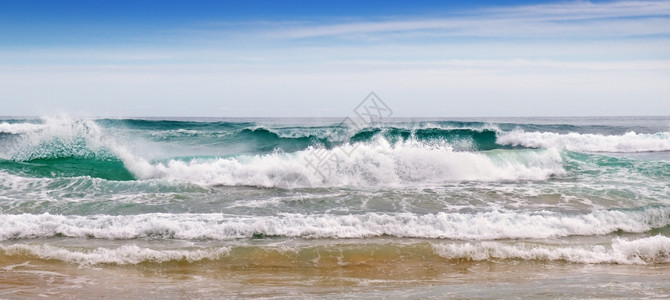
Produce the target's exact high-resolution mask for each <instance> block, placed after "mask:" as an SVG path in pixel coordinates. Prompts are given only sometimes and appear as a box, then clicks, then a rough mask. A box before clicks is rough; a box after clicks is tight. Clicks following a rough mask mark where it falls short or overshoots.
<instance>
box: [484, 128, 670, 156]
mask: <svg viewBox="0 0 670 300" xmlns="http://www.w3.org/2000/svg"><path fill="white" fill-rule="evenodd" d="M496 142H497V143H498V144H501V145H514V146H524V147H533V148H559V149H567V150H570V151H580V152H652V151H670V133H668V132H659V133H654V134H647V133H635V132H628V133H625V134H623V135H602V134H582V133H575V132H571V133H565V134H561V133H553V132H525V131H522V130H515V131H511V132H505V133H499V134H498V137H497V140H496Z"/></svg>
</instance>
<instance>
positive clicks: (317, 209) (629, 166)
mask: <svg viewBox="0 0 670 300" xmlns="http://www.w3.org/2000/svg"><path fill="white" fill-rule="evenodd" d="M349 121H352V119H351V118H349V119H344V120H343V119H339V118H303V119H289V118H137V119H121V118H73V117H68V116H62V115H61V116H54V117H44V118H13V117H4V118H1V119H0V298H24V297H25V298H33V297H38V296H52V297H78V298H95V297H105V296H106V297H114V298H122V297H130V298H138V297H150V298H153V297H166V298H171V297H174V298H182V297H184V298H194V297H195V298H220V297H230V298H235V297H269V298H275V297H276V298H296V297H297V298H314V297H326V298H334V297H337V298H340V297H345V298H445V297H447V298H470V299H471V298H531V297H533V298H535V297H543V298H546V297H552V298H554V297H560V298H590V297H594V298H615V297H621V298H632V297H634V298H641V297H645V298H656V297H663V296H667V295H669V294H670V282H669V281H668V279H669V278H670V117H575V118H540V117H538V118H452V119H447V118H426V119H420V118H416V119H413V118H385V119H383V120H378V121H375V122H367V123H361V122H358V123H356V122H349Z"/></svg>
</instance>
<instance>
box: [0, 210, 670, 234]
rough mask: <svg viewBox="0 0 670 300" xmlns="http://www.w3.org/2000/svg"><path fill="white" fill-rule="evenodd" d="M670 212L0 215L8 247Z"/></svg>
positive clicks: (586, 222) (637, 217)
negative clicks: (57, 240)
mask: <svg viewBox="0 0 670 300" xmlns="http://www.w3.org/2000/svg"><path fill="white" fill-rule="evenodd" d="M669 214H670V208H649V209H646V210H642V211H626V212H624V211H606V210H597V211H593V212H591V213H588V214H574V215H568V214H560V213H555V212H548V211H538V212H515V211H490V212H480V213H445V212H440V213H435V214H422V215H418V214H412V213H394V214H380V213H366V214H361V215H329V214H319V215H303V214H282V215H278V216H228V215H222V214H141V215H130V216H107V215H97V216H62V215H50V214H40V215H33V214H22V215H0V241H1V240H9V239H27V238H45V237H53V236H65V237H75V238H98V239H135V238H152V239H213V240H230V239H238V238H250V237H252V236H254V235H255V234H263V235H268V236H284V237H302V238H364V237H374V236H384V235H387V236H395V237H412V238H444V239H463V240H491V239H507V238H552V237H564V236H573V235H602V234H608V233H612V232H615V231H618V230H621V231H624V232H634V233H641V232H646V231H649V230H651V229H652V228H659V227H663V226H666V225H668V224H670V219H669Z"/></svg>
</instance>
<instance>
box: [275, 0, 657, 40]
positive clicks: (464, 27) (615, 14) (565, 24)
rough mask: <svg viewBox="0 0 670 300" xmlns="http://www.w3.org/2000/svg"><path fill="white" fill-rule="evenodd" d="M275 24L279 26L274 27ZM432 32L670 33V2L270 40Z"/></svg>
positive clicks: (391, 24) (553, 8) (288, 34)
mask: <svg viewBox="0 0 670 300" xmlns="http://www.w3.org/2000/svg"><path fill="white" fill-rule="evenodd" d="M273 26H277V24H274V25H273ZM403 32H411V33H412V34H417V32H429V33H431V34H432V35H441V36H458V37H463V36H471V37H522V38H523V37H630V36H646V35H664V34H670V1H639V2H638V1H635V2H631V1H625V2H610V3H590V2H568V3H561V4H546V5H531V6H518V7H507V8H489V9H481V10H472V11H469V12H467V13H461V14H455V15H454V14H447V15H445V16H444V17H430V18H417V17H407V16H397V17H386V18H383V19H379V20H366V21H345V22H330V23H328V24H323V23H312V24H300V25H297V26H296V25H294V24H285V25H284V26H282V27H281V28H279V29H273V30H269V31H268V32H267V36H269V37H274V38H282V39H306V38H319V37H330V38H332V37H338V36H339V37H348V36H355V35H373V34H374V35H382V34H392V33H403Z"/></svg>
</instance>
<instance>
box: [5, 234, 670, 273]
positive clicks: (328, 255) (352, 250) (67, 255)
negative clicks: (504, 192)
mask: <svg viewBox="0 0 670 300" xmlns="http://www.w3.org/2000/svg"><path fill="white" fill-rule="evenodd" d="M2 256H14V257H16V256H20V257H24V258H25V259H30V260H34V259H43V260H60V261H63V262H67V263H72V264H78V265H82V266H88V265H99V264H117V265H130V264H142V263H158V264H160V263H169V262H188V263H214V264H216V265H218V266H223V267H245V268H267V267H272V268H295V267H301V268H319V269H330V268H341V267H357V266H358V267H366V268H370V267H383V266H386V267H388V266H391V265H397V264H398V263H401V264H402V266H403V267H408V266H412V265H417V264H418V265H427V266H430V267H431V269H432V268H436V267H439V266H443V267H451V266H453V265H452V264H449V262H450V261H451V262H453V261H457V262H467V261H501V260H523V261H565V262H570V263H585V264H667V263H670V238H668V237H665V236H662V235H656V236H650V237H643V238H638V239H624V238H619V237H616V238H613V239H611V242H610V243H609V244H598V245H574V244H548V243H534V242H520V241H482V242H449V241H432V242H427V241H423V242H417V241H414V242H403V243H395V242H393V241H391V242H389V241H381V242H374V241H370V240H367V241H357V242H356V243H345V242H334V243H328V244H326V245H318V244H317V245H302V246H300V245H297V246H268V245H260V246H252V245H229V246H215V247H211V246H210V247H190V248H179V249H160V248H159V249H152V248H147V247H142V246H138V245H135V244H126V245H122V246H118V247H98V248H88V249H85V248H76V247H63V246H54V245H46V244H26V243H16V244H11V245H0V257H2ZM445 263H447V264H445Z"/></svg>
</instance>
